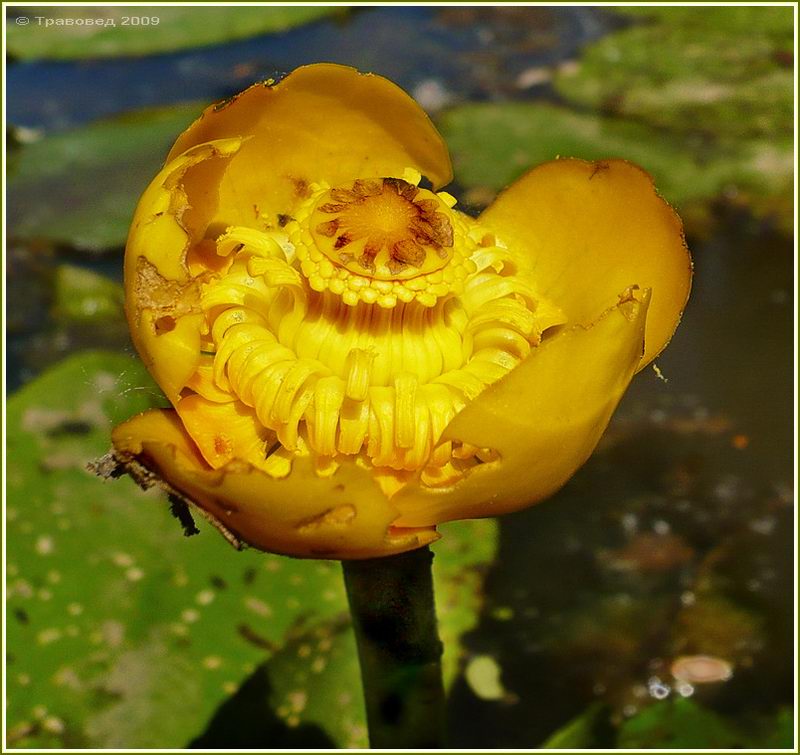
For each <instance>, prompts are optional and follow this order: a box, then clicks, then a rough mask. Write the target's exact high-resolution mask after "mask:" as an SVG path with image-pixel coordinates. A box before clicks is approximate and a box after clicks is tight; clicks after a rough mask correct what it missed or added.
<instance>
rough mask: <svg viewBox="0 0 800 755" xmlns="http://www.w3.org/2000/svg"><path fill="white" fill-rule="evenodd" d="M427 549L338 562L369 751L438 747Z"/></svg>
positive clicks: (435, 640)
mask: <svg viewBox="0 0 800 755" xmlns="http://www.w3.org/2000/svg"><path fill="white" fill-rule="evenodd" d="M432 563H433V554H432V553H431V552H430V550H429V549H428V548H421V549H419V550H415V551H411V552H410V553H402V554H400V555H398V556H388V557H385V558H374V559H368V560H365V561H343V562H342V566H343V569H344V580H345V585H346V587H347V597H348V600H349V602H350V612H351V614H352V617H353V627H354V629H355V633H356V641H357V643H358V658H359V662H360V664H361V678H362V681H363V685H364V698H365V700H366V707H367V723H368V725H369V741H370V746H371V747H373V748H392V749H395V748H397V749H431V748H438V747H441V746H442V736H443V732H444V686H443V683H442V664H441V658H442V643H441V640H440V639H439V632H438V630H437V626H436V609H435V607H434V603H433V579H432V573H431V565H432Z"/></svg>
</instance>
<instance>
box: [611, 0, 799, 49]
mask: <svg viewBox="0 0 800 755" xmlns="http://www.w3.org/2000/svg"><path fill="white" fill-rule="evenodd" d="M614 13H616V14H617V15H622V16H629V17H631V18H634V19H636V20H638V21H641V22H653V21H657V22H659V23H661V24H664V25H668V26H672V27H680V28H692V29H699V30H701V31H704V32H724V33H725V34H729V35H731V34H738V35H747V34H750V35H754V34H757V35H759V36H765V37H768V38H769V39H773V40H774V41H776V42H782V43H786V44H791V42H792V38H793V34H792V9H791V8H790V7H783V8H780V7H770V6H760V7H759V6H752V5H726V6H725V7H713V6H710V7H705V8H702V9H700V8H697V7H692V6H691V5H683V6H678V5H673V6H665V5H639V6H633V5H626V6H623V5H620V6H615V7H614Z"/></svg>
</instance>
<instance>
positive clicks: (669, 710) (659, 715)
mask: <svg viewBox="0 0 800 755" xmlns="http://www.w3.org/2000/svg"><path fill="white" fill-rule="evenodd" d="M617 746H618V747H620V748H630V749H633V750H643V749H650V748H657V749H659V750H662V749H672V748H674V749H690V750H702V749H724V748H733V747H743V746H745V745H744V742H743V741H742V737H741V735H740V734H739V733H738V731H737V730H736V727H735V725H734V724H732V723H730V722H728V721H727V720H726V719H724V718H722V716H720V715H718V714H716V713H714V712H713V711H711V710H707V709H705V708H703V707H701V706H700V705H698V704H697V703H695V702H693V701H692V700H690V699H689V698H676V699H669V700H662V701H660V702H657V703H654V704H653V705H650V706H649V707H647V708H645V709H644V710H642V711H641V712H640V713H639V714H638V715H636V716H634V717H633V718H631V719H629V720H627V721H626V722H625V723H623V725H622V727H621V728H620V732H619V740H618V742H617Z"/></svg>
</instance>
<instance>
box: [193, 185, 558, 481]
mask: <svg viewBox="0 0 800 755" xmlns="http://www.w3.org/2000/svg"><path fill="white" fill-rule="evenodd" d="M409 177H413V176H412V175H411V172H409ZM417 180H419V179H418V177H417ZM311 188H312V192H311V195H310V196H309V197H307V198H305V199H304V200H302V202H301V203H300V205H299V206H298V207H296V208H294V209H293V211H292V215H291V220H290V221H289V222H288V223H287V224H286V226H285V228H284V230H283V232H278V231H274V230H267V231H260V230H256V229H252V228H243V227H231V228H228V230H227V231H226V232H225V233H224V234H223V235H222V236H220V237H219V238H218V239H216V241H214V242H209V243H212V244H213V245H214V247H215V251H216V254H215V257H216V258H217V260H219V262H218V263H217V264H216V265H213V266H211V267H213V268H214V269H215V270H216V271H217V272H215V273H213V274H212V275H211V276H210V277H209V278H207V279H206V282H204V283H203V284H202V287H201V307H202V309H203V311H204V312H205V318H206V322H205V327H204V329H203V330H204V335H203V351H204V353H205V356H204V361H203V363H202V365H201V368H200V369H199V370H198V373H197V375H196V376H195V378H193V380H192V381H190V383H189V385H188V387H189V389H190V390H191V391H194V392H196V393H199V394H200V395H201V396H202V397H204V398H205V399H208V400H209V401H214V402H220V401H222V402H225V401H232V400H238V401H240V402H241V403H242V404H244V405H245V406H246V407H250V409H252V411H253V412H254V414H255V416H256V417H257V420H258V423H259V426H260V429H259V432H258V434H257V437H256V438H255V439H254V440H253V442H254V443H262V444H264V443H266V445H265V457H264V460H263V462H259V464H260V466H262V468H264V469H265V470H266V471H268V472H269V473H270V474H284V473H286V469H287V464H290V463H291V458H292V455H293V454H297V453H309V452H310V453H313V454H315V455H316V456H317V457H322V458H327V459H336V457H337V456H340V455H347V456H357V457H359V458H362V459H363V460H364V461H365V462H367V463H370V464H371V465H373V466H375V467H379V468H382V469H383V470H384V473H385V474H395V472H390V470H395V471H396V474H403V473H406V472H413V471H418V470H422V473H423V481H429V482H430V484H446V483H447V481H448V480H452V479H453V475H458V474H460V470H462V469H463V468H464V466H465V465H469V464H471V463H477V462H476V461H475V460H476V459H479V460H480V459H482V457H481V456H480V453H481V452H480V450H479V449H471V448H462V447H457V446H456V444H451V443H445V444H442V443H441V442H440V438H441V434H442V432H443V430H444V428H445V427H446V426H447V424H448V423H449V422H450V420H451V419H452V418H453V417H454V416H455V415H456V414H457V413H458V412H459V411H461V409H462V408H463V407H464V406H465V405H466V404H468V403H469V402H470V401H472V400H473V399H474V398H475V397H476V396H477V395H478V394H479V393H480V392H481V391H482V390H483V389H484V388H485V387H486V386H487V385H490V384H491V383H494V382H495V381H497V380H499V379H500V378H502V377H503V376H504V375H505V374H506V373H507V372H508V371H509V370H511V369H513V368H514V366H516V365H517V364H518V363H519V362H520V361H521V360H522V359H524V358H525V357H526V356H527V355H528V353H529V352H530V350H531V348H533V347H535V346H536V345H538V343H539V341H540V339H541V335H542V333H543V332H544V331H545V330H546V329H547V328H549V327H551V326H553V325H556V324H559V323H561V322H564V318H563V314H562V313H561V312H560V311H559V310H558V309H557V308H555V307H553V306H551V305H550V304H548V303H547V302H546V301H545V300H543V299H542V298H541V297H539V296H538V295H537V294H536V292H535V291H534V289H533V286H532V285H531V281H530V280H529V279H528V277H527V275H524V274H522V273H521V272H520V271H519V269H518V266H517V264H516V262H515V260H514V255H513V254H512V253H511V252H510V251H509V250H508V249H507V248H505V246H504V245H503V244H502V243H500V242H498V241H497V240H496V239H495V237H494V235H493V234H492V233H490V232H488V231H487V229H485V228H483V227H482V226H481V225H480V224H479V223H478V222H476V221H474V220H472V219H470V218H468V217H467V216H465V215H462V214H461V213H458V212H455V211H454V210H453V209H452V208H451V203H450V199H452V198H451V197H449V195H446V194H444V195H435V194H433V193H431V192H429V191H426V190H424V189H420V188H419V187H418V186H416V185H415V182H414V181H412V180H402V179H397V178H377V179H372V178H368V179H359V180H356V181H353V182H352V183H351V184H348V185H347V186H344V187H342V186H340V187H336V188H333V189H332V188H330V187H328V186H321V185H317V186H312V187H311ZM223 260H224V261H223ZM182 403H183V402H179V403H178V406H177V408H178V411H179V413H181V412H182V411H183V412H184V413H187V412H188V411H189V409H188V407H190V406H192V403H191V402H187V403H186V405H185V407H184V408H182ZM184 421H185V422H188V420H187V419H186V418H185V420H184ZM262 429H263V431H265V432H268V433H269V432H271V433H273V434H274V435H272V438H273V441H272V444H273V445H270V441H269V440H267V441H265V440H263V439H262V438H263V437H267V436H265V435H263V433H262ZM274 439H277V443H278V445H279V446H280V447H281V450H280V452H275V451H274V443H275V440H274ZM268 447H269V448H268ZM270 449H272V450H270ZM284 452H285V453H284ZM208 460H209V462H210V463H213V459H208ZM398 479H399V478H398Z"/></svg>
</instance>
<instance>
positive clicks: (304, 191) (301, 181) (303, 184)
mask: <svg viewBox="0 0 800 755" xmlns="http://www.w3.org/2000/svg"><path fill="white" fill-rule="evenodd" d="M289 180H290V181H291V182H292V183H293V184H294V193H295V196H297V197H299V198H300V199H307V198H308V197H310V196H311V189H310V188H309V186H308V181H306V179H305V178H295V177H294V176H289Z"/></svg>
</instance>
